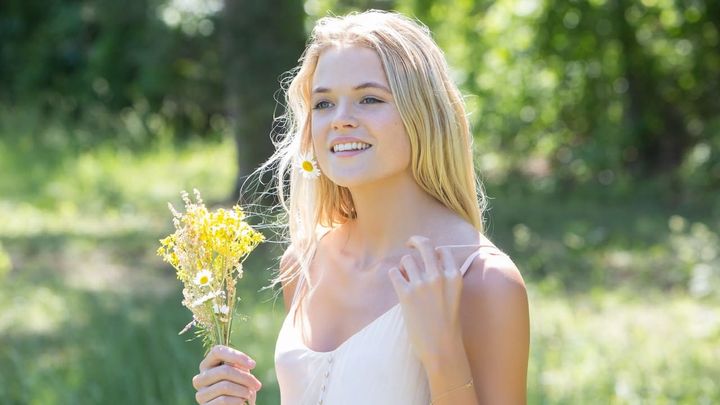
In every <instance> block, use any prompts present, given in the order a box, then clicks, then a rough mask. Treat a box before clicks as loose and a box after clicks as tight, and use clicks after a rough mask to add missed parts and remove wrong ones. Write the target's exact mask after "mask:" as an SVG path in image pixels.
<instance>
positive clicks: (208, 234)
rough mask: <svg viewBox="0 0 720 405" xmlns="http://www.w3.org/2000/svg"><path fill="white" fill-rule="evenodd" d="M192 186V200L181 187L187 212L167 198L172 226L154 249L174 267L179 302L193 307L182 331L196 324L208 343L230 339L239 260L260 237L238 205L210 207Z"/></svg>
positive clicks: (261, 236) (200, 334)
mask: <svg viewBox="0 0 720 405" xmlns="http://www.w3.org/2000/svg"><path fill="white" fill-rule="evenodd" d="M193 192H194V194H195V200H196V201H194V202H193V201H191V200H190V197H189V196H188V193H187V192H185V191H183V192H182V193H181V196H182V199H183V201H184V202H185V213H180V212H178V211H177V210H176V209H175V208H174V207H173V206H172V204H170V203H168V207H169V208H170V212H172V215H173V225H174V226H175V232H174V233H173V234H171V235H169V236H167V237H166V238H164V239H161V240H160V244H161V246H160V248H158V250H157V254H158V255H159V256H161V257H162V258H163V260H164V261H166V262H168V263H170V264H171V265H172V266H173V267H174V268H175V269H176V270H177V277H178V279H180V281H182V283H183V287H184V288H183V301H182V304H183V305H184V306H185V307H187V308H188V309H190V311H192V313H193V320H192V322H190V323H189V324H188V325H187V326H186V327H185V328H184V329H183V330H182V331H181V332H180V333H184V332H186V331H187V330H188V329H190V328H191V327H192V326H195V327H197V328H198V330H197V335H198V336H200V337H202V339H203V344H204V346H205V348H206V349H209V348H210V347H211V346H213V345H215V344H223V345H228V344H229V343H230V330H231V327H232V321H233V314H234V313H235V306H236V304H237V302H238V301H239V298H238V297H236V288H235V286H236V283H237V280H238V279H240V278H242V275H243V269H242V262H243V261H244V258H245V257H246V256H247V255H248V254H249V253H250V252H252V250H253V249H255V247H256V246H257V245H258V244H259V243H260V242H262V241H263V240H264V237H263V235H262V234H260V233H258V232H257V231H255V230H254V229H253V228H252V227H250V225H248V224H247V223H246V222H245V221H244V219H245V214H244V212H243V211H242V209H241V208H240V207H239V206H237V205H236V206H234V207H233V208H232V210H225V209H222V208H220V209H218V210H216V211H214V212H209V211H208V209H207V208H206V207H205V204H204V203H203V200H202V198H201V197H200V192H199V191H198V190H193Z"/></svg>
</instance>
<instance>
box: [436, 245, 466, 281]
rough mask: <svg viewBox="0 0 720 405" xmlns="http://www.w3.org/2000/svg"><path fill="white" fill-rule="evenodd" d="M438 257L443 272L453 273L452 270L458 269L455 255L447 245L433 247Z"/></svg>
mask: <svg viewBox="0 0 720 405" xmlns="http://www.w3.org/2000/svg"><path fill="white" fill-rule="evenodd" d="M435 250H436V251H437V253H438V255H439V257H440V264H441V266H442V270H443V272H444V273H445V274H448V275H450V274H453V273H454V272H457V271H460V269H459V268H458V267H457V263H455V256H453V254H452V253H451V252H450V248H449V247H441V248H435Z"/></svg>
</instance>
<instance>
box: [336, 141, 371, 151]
mask: <svg viewBox="0 0 720 405" xmlns="http://www.w3.org/2000/svg"><path fill="white" fill-rule="evenodd" d="M369 147H370V145H369V144H367V143H364V142H351V143H340V144H337V145H335V146H333V149H332V150H333V152H344V151H348V150H365V149H367V148H369Z"/></svg>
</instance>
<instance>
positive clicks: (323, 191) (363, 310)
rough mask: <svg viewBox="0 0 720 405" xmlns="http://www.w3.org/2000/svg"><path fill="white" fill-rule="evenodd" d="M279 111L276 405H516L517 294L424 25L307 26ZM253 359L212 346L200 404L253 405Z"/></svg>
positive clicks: (522, 373) (521, 386)
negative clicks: (282, 234) (283, 116)
mask: <svg viewBox="0 0 720 405" xmlns="http://www.w3.org/2000/svg"><path fill="white" fill-rule="evenodd" d="M287 101H288V106H289V109H290V113H289V116H288V117H287V118H288V120H289V121H288V122H287V124H288V125H287V126H286V127H287V128H290V130H289V131H288V134H287V136H285V138H284V139H283V140H282V141H281V143H279V144H278V149H277V151H276V153H275V155H274V156H273V157H272V158H271V159H270V160H269V161H268V163H267V164H266V165H265V167H267V166H268V165H269V164H270V163H274V162H278V163H279V172H278V174H277V177H278V179H280V184H279V187H278V190H279V191H280V193H279V194H280V198H281V201H283V207H285V208H286V209H287V211H288V214H289V218H290V219H291V221H290V224H289V227H290V247H289V248H288V249H287V251H286V252H285V254H284V255H283V258H282V260H281V263H280V272H279V276H278V278H277V281H279V282H281V283H282V284H283V294H284V298H285V305H286V308H287V310H288V314H287V317H286V319H285V322H284V324H283V326H282V329H281V330H280V334H279V336H278V340H277V346H276V353H275V360H276V362H275V363H276V372H277V376H278V382H279V385H280V391H281V397H282V404H283V405H292V404H321V403H325V404H331V405H336V404H337V405H349V404H395V405H396V404H428V403H432V404H437V405H440V404H455V405H461V404H521V403H525V401H526V391H525V386H526V372H527V361H528V349H529V320H528V303H527V294H526V290H525V286H524V283H523V280H522V277H521V275H520V273H519V272H518V270H517V268H516V267H515V265H514V264H513V263H512V261H511V260H510V259H509V258H508V257H507V256H506V255H505V254H504V253H502V252H501V251H500V250H499V249H497V248H496V247H495V246H494V245H493V244H492V243H491V242H490V241H489V240H488V239H487V238H486V237H485V236H484V235H483V224H482V213H483V212H482V211H483V205H484V201H485V199H484V195H483V193H482V189H481V187H480V185H479V183H478V182H477V179H476V176H475V173H474V170H473V163H472V137H471V133H470V130H469V128H468V123H467V120H466V114H465V109H464V104H463V99H462V97H461V94H460V92H459V91H458V89H457V87H456V86H455V85H454V84H453V83H452V81H451V80H450V77H449V73H448V67H447V64H446V61H445V59H444V57H443V54H442V51H440V49H439V48H438V47H437V45H436V44H435V43H434V41H433V40H432V39H431V37H430V35H429V32H428V31H427V29H426V28H425V27H423V26H421V25H419V24H417V23H416V22H414V21H412V20H410V19H408V18H406V17H403V16H401V15H399V14H395V13H385V12H378V11H370V12H365V13H360V14H351V15H348V16H345V17H328V18H324V19H322V20H320V21H319V22H318V23H317V25H316V27H315V29H314V30H313V34H312V37H311V41H310V43H309V45H308V47H307V49H306V51H305V53H304V55H303V58H302V62H301V65H300V67H299V69H298V70H297V72H296V74H295V76H294V78H293V79H292V81H291V83H290V85H289V87H288V89H287ZM288 171H290V173H289V191H290V194H289V196H288V197H286V196H285V195H284V194H283V193H282V190H283V189H284V186H285V185H284V184H283V183H282V179H284V178H286V177H287V176H286V174H288V173H287V172H288ZM288 200H289V201H288ZM288 203H289V204H288ZM254 364H255V363H254V361H253V360H252V359H251V358H250V357H249V356H248V355H246V354H244V353H242V352H239V351H237V350H234V349H231V348H228V347H222V346H217V347H215V348H213V349H212V350H211V351H210V352H209V353H208V355H207V356H206V358H205V359H204V360H203V361H202V363H201V364H200V370H201V372H200V374H198V375H197V376H196V377H195V378H194V379H193V384H194V386H195V388H196V389H197V390H198V391H197V395H196V399H197V401H198V403H202V404H220V403H222V404H242V403H244V402H245V401H246V400H247V401H249V402H250V403H254V401H255V395H256V392H257V390H259V389H260V387H261V384H260V382H259V381H258V380H257V379H256V378H255V377H254V376H253V375H252V372H251V370H252V368H253V367H254Z"/></svg>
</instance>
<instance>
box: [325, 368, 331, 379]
mask: <svg viewBox="0 0 720 405" xmlns="http://www.w3.org/2000/svg"><path fill="white" fill-rule="evenodd" d="M329 375H330V370H328V371H326V372H325V378H328V376H329Z"/></svg>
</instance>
